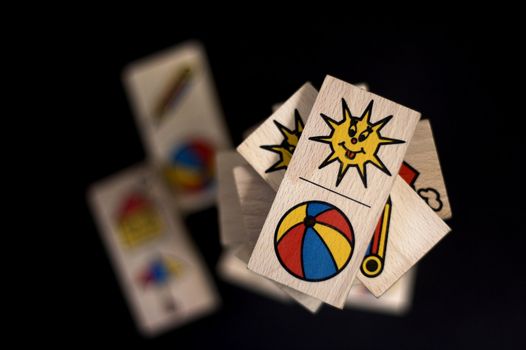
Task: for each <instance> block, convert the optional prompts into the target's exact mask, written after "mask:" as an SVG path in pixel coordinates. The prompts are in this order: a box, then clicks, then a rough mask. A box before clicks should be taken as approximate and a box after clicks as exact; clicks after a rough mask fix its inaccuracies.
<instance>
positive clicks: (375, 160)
mask: <svg viewBox="0 0 526 350" xmlns="http://www.w3.org/2000/svg"><path fill="white" fill-rule="evenodd" d="M371 163H372V164H373V165H374V166H376V167H377V168H378V169H380V170H381V171H383V172H384V173H386V174H387V175H389V176H391V172H390V171H389V169H387V167H386V166H385V164H384V163H383V162H382V160H381V159H380V158H378V156H377V155H375V156H374V157H373V158H372V159H371Z"/></svg>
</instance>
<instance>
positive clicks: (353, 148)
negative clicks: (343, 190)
mask: <svg viewBox="0 0 526 350" xmlns="http://www.w3.org/2000/svg"><path fill="white" fill-rule="evenodd" d="M372 109H373V101H371V102H370V103H369V105H368V106H367V108H366V109H365V111H364V112H363V114H362V116H361V117H360V118H358V117H353V116H352V114H351V112H350V110H349V107H348V106H347V102H345V100H344V99H342V110H343V119H342V120H341V121H339V122H337V121H335V120H333V119H331V118H329V117H328V116H326V115H324V114H321V116H322V118H323V120H324V121H325V123H327V125H328V126H329V128H331V133H330V135H327V136H316V137H311V138H310V140H313V141H317V142H322V143H326V144H328V145H329V146H330V148H331V153H330V154H329V156H328V157H327V158H326V159H325V160H324V161H323V163H322V164H321V165H320V166H319V168H320V169H321V168H323V167H325V166H327V165H329V164H330V163H332V162H334V161H338V162H339V163H340V168H339V170H338V177H337V180H336V186H338V185H339V184H340V182H341V181H342V179H343V177H344V175H345V173H346V172H347V170H349V168H350V167H355V168H357V170H358V173H359V174H360V178H361V179H362V181H363V184H364V186H365V187H367V176H366V175H367V168H366V165H367V163H371V164H373V165H374V166H376V167H377V168H378V169H380V170H382V171H383V172H384V173H386V174H387V175H389V176H390V175H391V173H390V172H389V169H387V167H386V166H385V165H384V163H383V162H382V161H381V159H380V158H378V155H377V153H378V150H379V149H380V146H382V145H389V144H397V143H403V142H405V141H402V140H397V139H391V138H388V137H383V136H382V135H381V133H380V130H381V129H382V128H383V127H384V126H385V125H386V124H387V123H388V122H389V120H391V118H392V116H388V117H386V118H384V119H382V120H380V121H378V122H376V123H372V122H371V114H372Z"/></svg>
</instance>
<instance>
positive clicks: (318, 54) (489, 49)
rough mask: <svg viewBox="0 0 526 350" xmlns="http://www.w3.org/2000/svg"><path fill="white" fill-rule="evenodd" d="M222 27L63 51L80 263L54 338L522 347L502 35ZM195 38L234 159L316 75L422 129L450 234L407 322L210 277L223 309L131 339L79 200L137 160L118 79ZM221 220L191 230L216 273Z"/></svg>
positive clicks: (422, 29) (513, 120) (464, 27)
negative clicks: (427, 130) (440, 176)
mask: <svg viewBox="0 0 526 350" xmlns="http://www.w3.org/2000/svg"><path fill="white" fill-rule="evenodd" d="M276 12H278V11H277V10H276ZM338 15H340V14H338ZM182 17H185V18H182ZM358 18H360V19H358ZM224 21H225V22H223V21H222V20H221V18H219V19H217V18H216V20H215V21H213V22H212V23H209V22H207V21H205V20H197V19H196V18H195V17H193V15H192V14H191V13H189V14H188V15H187V16H186V15H185V16H183V15H178V16H177V17H176V19H174V20H173V21H166V23H165V24H159V23H157V22H155V21H151V22H155V24H153V25H150V23H151V22H148V25H146V24H144V25H142V24H143V22H141V21H138V20H132V21H130V23H114V22H112V21H111V20H108V21H100V22H99V21H98V20H93V21H90V22H88V23H86V26H85V28H84V29H85V30H82V31H79V32H78V34H77V35H75V40H74V41H69V40H67V41H65V42H64V44H63V47H62V49H64V54H63V55H62V56H61V60H60V61H59V62H58V65H59V67H61V68H59V69H61V72H62V73H65V75H66V76H67V80H66V81H67V84H65V85H64V86H62V88H61V93H62V94H63V96H62V97H64V96H67V98H68V102H69V103H68V108H69V111H70V112H68V114H71V118H72V120H70V122H69V123H68V127H69V128H70V130H71V133H69V136H67V139H66V144H69V145H71V146H72V147H75V149H76V150H78V156H75V157H68V156H64V157H63V159H62V160H63V161H64V162H66V163H67V166H68V169H69V171H68V172H67V173H63V175H62V177H59V180H60V181H63V183H64V184H67V188H69V189H70V194H73V195H74V203H75V204H78V205H79V211H78V213H79V215H80V216H79V217H78V218H77V217H75V226H74V227H75V229H74V230H73V231H74V235H73V236H69V238H68V239H67V240H64V241H63V242H62V243H59V245H58V248H59V249H60V250H68V249H70V248H71V244H72V243H74V247H75V250H74V257H75V262H76V263H75V264H69V265H68V264H66V266H67V267H64V268H65V269H67V271H68V275H69V281H70V282H71V283H72V284H71V285H72V286H74V287H71V288H70V289H68V293H63V295H61V297H62V296H63V298H62V299H61V300H60V301H59V303H62V304H63V305H64V306H65V307H66V308H67V309H69V310H68V311H69V312H68V315H69V316H68V317H67V318H66V319H65V320H64V321H62V324H61V325H59V326H60V327H62V326H64V325H66V324H67V325H68V332H62V333H63V334H64V333H67V334H69V335H72V336H74V337H75V338H73V339H75V341H81V342H82V341H84V340H95V341H100V342H101V344H104V343H103V342H105V341H108V340H115V341H117V342H118V343H119V344H125V343H128V342H129V343H134V344H137V343H143V342H144V343H145V345H148V346H152V345H162V346H165V347H175V348H178V347H205V346H206V347H219V348H226V346H229V347H236V348H237V347H242V348H271V347H272V348H281V347H285V346H289V347H290V346H293V347H317V348H321V347H325V346H328V347H340V348H356V349H360V348H385V347H387V346H392V348H440V349H442V348H460V347H470V348H503V349H511V348H521V347H522V348H524V347H525V346H526V344H525V336H524V333H523V327H524V324H525V323H526V322H525V321H526V317H525V314H526V312H525V302H524V296H525V295H526V290H525V289H526V288H525V281H524V272H523V267H524V259H523V254H524V253H523V251H524V248H523V247H524V244H525V240H524V229H523V228H521V226H519V221H520V219H521V215H522V209H523V208H524V205H523V204H522V197H521V196H520V190H521V189H520V186H518V185H516V181H518V180H519V179H520V178H521V171H520V170H519V169H520V166H521V162H523V161H524V156H523V155H522V154H521V150H522V149H523V146H524V140H523V139H521V138H517V137H515V136H512V135H514V131H515V130H517V129H518V128H519V120H520V119H521V118H522V115H521V114H524V113H522V112H521V113H517V110H515V109H514V108H510V107H513V105H514V101H516V100H514V99H513V98H512V97H511V94H510V93H511V91H512V90H513V88H512V86H511V85H510V84H511V82H512V81H513V80H514V79H515V76H516V75H515V71H514V68H513V67H514V63H516V62H515V60H517V58H516V56H515V55H514V53H513V47H514V45H516V43H514V42H513V40H512V38H511V34H513V31H512V30H511V28H504V27H499V28H498V30H497V29H496V28H495V26H493V25H490V24H488V23H487V22H485V21H482V20H481V21H478V22H474V23H472V22H469V23H468V22H467V21H466V20H465V19H464V18H458V19H454V20H451V21H442V22H441V23H436V22H435V23H428V22H427V21H425V20H422V21H419V22H408V21H401V20H400V21H397V20H389V19H384V18H376V17H374V16H373V15H370V16H356V18H355V16H350V15H345V16H343V15H342V16H341V17H338V18H337V19H336V20H335V19H334V18H331V17H329V16H326V17H324V16H322V15H316V16H313V19H312V20H303V19H302V18H298V17H296V16H295V15H294V14H292V15H275V14H272V15H268V18H267V19H264V20H258V21H252V20H248V19H244V20H243V19H239V18H237V19H236V21H233V20H230V19H229V20H227V19H225V20H224ZM227 21H228V23H226V22H227ZM145 23H146V22H145ZM227 24H228V25H227ZM190 38H195V39H199V40H201V41H202V42H203V43H204V45H205V47H206V49H207V53H208V56H209V60H210V65H211V68H212V71H213V74H214V78H215V82H216V86H217V89H218V93H219V96H220V100H221V103H222V106H223V109H224V112H225V115H226V119H227V123H228V127H229V130H230V133H231V135H232V138H233V140H234V144H236V145H237V144H238V143H239V142H240V141H241V133H242V131H244V130H245V129H246V128H248V127H250V126H252V125H253V124H255V123H256V122H258V121H260V120H262V119H264V118H266V117H267V116H268V115H269V113H270V106H271V105H272V104H273V103H275V102H279V101H283V100H284V99H286V98H287V97H288V96H289V95H291V94H292V93H293V92H294V91H295V90H296V89H297V88H298V87H299V86H300V85H301V84H303V83H304V82H305V81H307V80H308V81H311V82H312V83H313V84H314V85H315V86H316V87H317V88H319V87H320V85H321V82H322V80H323V78H324V76H325V75H326V74H331V75H334V76H336V77H338V78H340V79H343V80H346V81H349V82H353V83H356V82H367V83H368V84H369V86H370V89H371V91H373V92H375V93H377V94H379V95H382V96H385V97H387V98H389V99H392V100H394V101H397V102H399V103H401V104H403V105H406V106H408V107H410V108H413V109H416V110H418V111H421V112H422V114H423V115H424V116H425V117H428V118H430V119H431V121H432V124H433V128H434V134H435V138H436V143H437V146H438V150H439V154H440V158H441V162H442V166H443V172H444V176H445V180H446V183H447V186H448V191H449V195H450V201H451V206H452V209H453V213H454V218H453V219H452V220H450V221H449V224H450V226H451V227H452V228H453V232H452V233H451V234H450V235H449V236H447V237H446V238H445V239H444V240H443V241H442V242H441V243H440V244H438V246H437V247H436V248H435V249H433V250H432V251H431V252H430V253H429V254H428V255H427V256H426V257H425V258H424V259H423V260H422V262H421V263H420V264H419V270H418V277H417V282H416V288H415V297H414V304H413V307H412V310H411V311H410V312H409V313H408V314H407V315H406V316H404V317H395V316H386V315H382V314H375V313H368V312H363V311H357V310H344V311H339V310H336V309H333V308H331V307H324V308H323V309H322V310H321V311H320V312H319V313H318V314H317V315H311V314H309V313H308V312H306V311H304V310H303V309H302V308H301V307H299V306H295V305H284V304H280V303H277V302H273V301H271V300H268V299H265V298H263V297H260V296H258V295H255V294H252V293H250V292H247V291H245V290H243V289H240V288H238V287H235V286H233V285H230V284H228V283H225V282H223V281H221V280H220V279H218V278H217V276H214V278H215V280H216V283H217V286H218V289H219V292H220V294H221V297H222V299H223V305H222V308H221V309H220V310H219V311H218V312H217V313H215V314H213V315H211V316H209V317H206V318H203V319H201V320H198V321H196V322H193V323H191V324H188V325H186V326H184V327H182V328H180V329H177V330H174V331H171V332H168V333H167V334H165V335H162V336H160V337H158V338H156V339H153V340H148V339H143V338H142V337H141V336H140V335H138V333H137V331H136V329H135V327H134V323H133V321H132V319H131V316H130V313H129V311H128V308H127V306H126V303H125V301H124V299H123V297H122V294H121V291H120V289H119V286H118V284H117V282H116V279H115V275H114V272H113V270H112V268H111V266H110V263H109V260H108V258H107V256H106V254H105V250H104V248H103V245H102V242H101V240H100V239H99V236H98V234H97V230H96V228H95V225H94V223H93V220H92V218H91V215H90V212H89V210H88V208H87V205H86V203H85V190H86V188H87V186H89V184H91V183H93V182H95V181H97V180H100V179H102V178H104V177H106V176H108V175H111V174H112V173H115V172H117V171H119V170H121V169H123V168H125V167H127V166H130V165H133V164H135V163H137V162H139V161H141V160H143V159H144V150H143V147H142V145H141V142H140V139H139V136H138V133H137V130H136V126H135V123H134V120H133V118H132V114H131V111H130V108H129V105H128V101H127V99H126V96H125V93H124V89H123V86H122V84H121V80H120V79H121V71H122V69H123V67H124V66H125V65H126V64H127V63H129V62H131V61H133V60H136V59H138V58H141V57H143V56H146V55H149V54H151V53H155V52H157V51H159V50H162V49H164V48H167V47H170V46H172V45H174V44H177V43H178V42H181V41H184V40H185V39H190ZM508 94H509V95H508ZM62 146H63V145H62ZM72 174H73V175H72ZM72 182H73V185H70V184H71V183H72ZM216 216H217V211H216V209H215V208H212V209H208V210H205V211H203V212H199V213H196V214H193V215H191V216H189V217H188V218H187V219H186V223H187V225H188V227H189V229H190V231H191V233H192V237H193V239H194V240H195V241H196V243H197V245H198V247H199V248H200V250H201V252H202V254H203V255H204V257H205V259H206V262H207V264H208V266H209V268H210V269H211V270H212V271H215V264H216V262H217V259H218V257H219V253H220V245H219V240H218V228H217V219H216ZM69 230H70V231H71V228H70V229H69ZM70 233H71V232H70ZM68 295H69V296H68Z"/></svg>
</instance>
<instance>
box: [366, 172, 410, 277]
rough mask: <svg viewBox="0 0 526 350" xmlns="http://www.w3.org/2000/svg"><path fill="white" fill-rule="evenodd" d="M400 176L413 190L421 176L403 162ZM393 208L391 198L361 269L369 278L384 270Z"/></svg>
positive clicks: (388, 200) (379, 221) (377, 226)
mask: <svg viewBox="0 0 526 350" xmlns="http://www.w3.org/2000/svg"><path fill="white" fill-rule="evenodd" d="M398 174H399V175H400V176H401V177H402V179H404V180H405V182H407V184H409V185H410V186H411V187H412V188H413V189H414V188H415V181H416V179H417V178H418V175H419V172H418V171H416V169H415V168H413V167H412V166H411V165H409V164H408V163H406V162H403V163H402V166H401V167H400V171H399V173H398ZM392 207H393V204H392V202H391V197H389V198H388V199H387V203H386V204H385V207H384V210H383V212H382V215H381V216H380V219H379V220H378V224H377V225H376V229H375V230H374V234H373V238H372V239H371V243H370V244H369V247H368V248H367V252H366V253H365V257H364V259H363V262H362V265H361V267H360V270H361V271H362V273H363V274H364V275H365V276H367V277H369V278H374V277H377V276H379V275H380V274H381V273H382V271H383V269H384V262H385V255H386V250H387V240H388V236H389V224H390V222H391V209H392Z"/></svg>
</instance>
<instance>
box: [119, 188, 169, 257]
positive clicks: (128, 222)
mask: <svg viewBox="0 0 526 350" xmlns="http://www.w3.org/2000/svg"><path fill="white" fill-rule="evenodd" d="M117 227H118V232H119V235H120V238H121V242H122V243H123V245H124V246H125V247H128V248H131V247H134V246H137V245H140V244H142V243H144V242H145V241H149V240H151V239H153V238H157V237H158V236H160V235H161V233H162V229H163V221H162V219H161V216H160V214H159V212H158V211H157V209H156V208H155V206H154V205H153V203H152V202H151V201H150V199H149V198H147V197H146V196H145V195H144V194H142V193H139V192H134V193H131V194H130V195H128V196H127V197H126V198H125V199H124V201H123V202H122V204H121V205H120V207H119V209H118V211H117Z"/></svg>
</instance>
